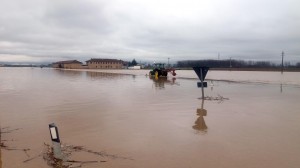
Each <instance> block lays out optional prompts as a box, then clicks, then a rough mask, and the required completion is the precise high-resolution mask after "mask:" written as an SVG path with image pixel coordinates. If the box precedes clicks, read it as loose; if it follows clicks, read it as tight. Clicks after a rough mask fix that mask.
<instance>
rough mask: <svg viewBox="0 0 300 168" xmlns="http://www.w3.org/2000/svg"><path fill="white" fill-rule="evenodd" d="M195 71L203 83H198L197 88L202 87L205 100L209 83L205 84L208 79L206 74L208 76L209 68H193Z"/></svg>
mask: <svg viewBox="0 0 300 168" xmlns="http://www.w3.org/2000/svg"><path fill="white" fill-rule="evenodd" d="M193 69H194V71H195V72H196V74H197V76H198V78H199V79H200V81H201V82H198V83H197V86H198V87H201V90H202V99H204V88H205V87H207V82H204V79H205V77H206V74H207V72H208V70H209V68H208V67H193Z"/></svg>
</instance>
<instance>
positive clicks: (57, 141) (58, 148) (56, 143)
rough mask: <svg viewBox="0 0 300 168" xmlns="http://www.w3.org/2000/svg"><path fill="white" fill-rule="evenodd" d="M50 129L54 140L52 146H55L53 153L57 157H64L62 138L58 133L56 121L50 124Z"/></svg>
mask: <svg viewBox="0 0 300 168" xmlns="http://www.w3.org/2000/svg"><path fill="white" fill-rule="evenodd" d="M49 130H50V135H51V140H52V148H53V154H54V157H55V158H56V159H61V160H62V159H63V155H62V153H61V144H60V139H59V135H58V129H57V127H56V125H55V124H54V123H52V124H49Z"/></svg>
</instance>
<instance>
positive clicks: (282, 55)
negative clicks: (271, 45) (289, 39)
mask: <svg viewBox="0 0 300 168" xmlns="http://www.w3.org/2000/svg"><path fill="white" fill-rule="evenodd" d="M283 57H284V52H283V51H282V53H281V73H283Z"/></svg>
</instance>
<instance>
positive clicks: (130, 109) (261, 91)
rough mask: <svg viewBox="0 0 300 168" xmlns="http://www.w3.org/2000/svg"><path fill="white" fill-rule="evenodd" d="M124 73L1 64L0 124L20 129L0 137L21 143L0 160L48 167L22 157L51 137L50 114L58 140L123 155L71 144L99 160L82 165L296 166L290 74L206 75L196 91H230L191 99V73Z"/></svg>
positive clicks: (297, 94)
mask: <svg viewBox="0 0 300 168" xmlns="http://www.w3.org/2000/svg"><path fill="white" fill-rule="evenodd" d="M184 73H188V72H184ZM209 73H210V72H209ZM214 73H215V72H214ZM221 73H226V72H221ZM248 73H249V76H251V74H252V72H248ZM132 74H134V75H130V74H127V75H124V74H123V75H121V74H113V73H101V72H86V71H65V70H56V69H46V68H43V69H41V68H0V125H1V126H2V127H9V128H10V129H18V128H20V129H18V130H16V131H13V132H11V133H9V134H3V135H2V137H1V138H2V140H7V141H5V143H6V145H8V146H10V147H14V148H19V149H21V148H22V149H23V148H29V149H30V151H28V155H29V156H28V155H26V154H25V153H24V152H22V151H14V150H13V151H8V150H4V149H1V153H0V163H1V164H0V167H1V166H2V167H3V168H18V167H20V168H21V167H22V168H40V167H49V166H47V164H46V162H45V161H44V160H43V159H42V158H41V157H38V158H36V159H34V160H32V161H30V162H27V163H23V161H24V160H26V159H28V158H30V157H34V156H36V155H38V154H39V153H41V151H42V149H43V143H44V142H46V143H51V142H50V135H49V130H48V124H50V123H53V122H54V123H56V125H57V126H58V128H59V133H60V137H61V140H62V141H63V143H65V144H71V145H80V146H84V147H85V148H88V149H92V150H94V151H105V152H106V153H109V154H114V155H118V156H122V157H126V158H131V159H112V158H105V157H104V158H102V157H98V156H94V155H91V154H88V153H75V154H74V159H76V160H105V161H107V162H104V163H97V164H86V165H84V166H83V167H92V168H94V167H95V168H96V167H109V168H113V167H116V168H117V167H118V168H119V167H124V168H133V167H136V168H140V167H145V168H153V167H166V168H182V167H195V168H196V167H206V168H215V167H223V168H232V167H243V168H253V167H256V168H266V167H272V168H282V167H289V168H298V167H300V160H299V156H300V144H299V142H300V134H299V132H300V122H299V121H300V104H299V99H300V87H299V86H300V85H299V84H298V83H297V82H298V81H297V80H298V78H299V75H300V74H299V73H293V74H288V75H287V76H288V78H290V76H294V77H295V78H297V77H298V78H297V79H296V81H295V82H294V83H292V84H289V83H284V84H278V83H276V82H275V83H274V82H271V83H268V82H266V83H264V82H262V83H257V82H254V83H251V82H250V83H247V82H245V81H243V82H242V83H240V82H236V81H235V82H228V81H227V82H226V81H213V82H212V83H211V82H210V81H209V82H208V85H209V86H208V88H206V89H205V95H206V96H211V97H218V96H219V95H220V96H223V97H224V98H229V100H224V101H221V102H220V101H209V100H205V101H204V102H202V101H201V100H199V99H198V98H199V97H200V96H201V89H199V88H197V85H196V82H198V81H197V80H196V79H183V78H180V77H179V78H177V79H172V78H168V79H162V80H158V81H157V80H155V79H150V78H149V77H147V76H145V75H143V74H144V72H142V71H136V72H134V73H132ZM189 75H191V76H192V73H191V72H190V73H189ZM234 75H236V74H234ZM244 75H245V73H244ZM283 75H285V74H283ZM179 76H180V75H179ZM274 76H278V75H277V74H275V75H274ZM210 77H212V76H210ZM243 78H244V77H243ZM269 78H270V79H266V81H268V80H269V81H272V80H273V79H272V78H273V76H272V75H271V77H270V76H269ZM276 80H277V79H275V80H273V81H276ZM1 161H2V162H1Z"/></svg>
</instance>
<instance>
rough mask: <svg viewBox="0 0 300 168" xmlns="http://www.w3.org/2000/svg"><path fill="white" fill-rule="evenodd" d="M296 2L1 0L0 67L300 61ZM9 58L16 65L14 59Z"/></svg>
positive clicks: (268, 0)
mask: <svg viewBox="0 0 300 168" xmlns="http://www.w3.org/2000/svg"><path fill="white" fill-rule="evenodd" d="M298 6H300V2H298V1H297V0H286V1H279V0H252V1H249V0H242V1H235V0H212V1H202V0H201V1H199V0H186V1H179V0H172V1H171V0H160V1H158V0H126V1H124V0H110V1H104V0H102V1H101V0H84V1H83V0H79V1H73V0H51V1H50V0H27V1H23V0H2V2H1V6H0V62H1V61H7V60H10V61H18V60H19V61H21V60H22V59H20V58H25V57H26V60H32V61H56V60H62V59H69V58H70V59H79V60H81V61H84V60H87V59H89V58H91V57H107V58H108V57H110V58H117V59H124V60H131V59H133V58H136V59H138V60H147V61H166V60H167V58H168V57H170V58H171V60H173V61H176V60H183V59H215V58H217V55H218V53H220V54H221V58H222V59H228V58H229V57H232V58H234V59H246V60H271V61H279V60H280V53H281V51H282V50H284V51H285V52H286V55H287V56H286V59H287V60H288V61H294V62H295V61H300V48H299V46H300V31H299V30H300V21H299V20H300V11H299V10H298V9H297V7H298ZM10 58H11V59H10Z"/></svg>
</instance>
